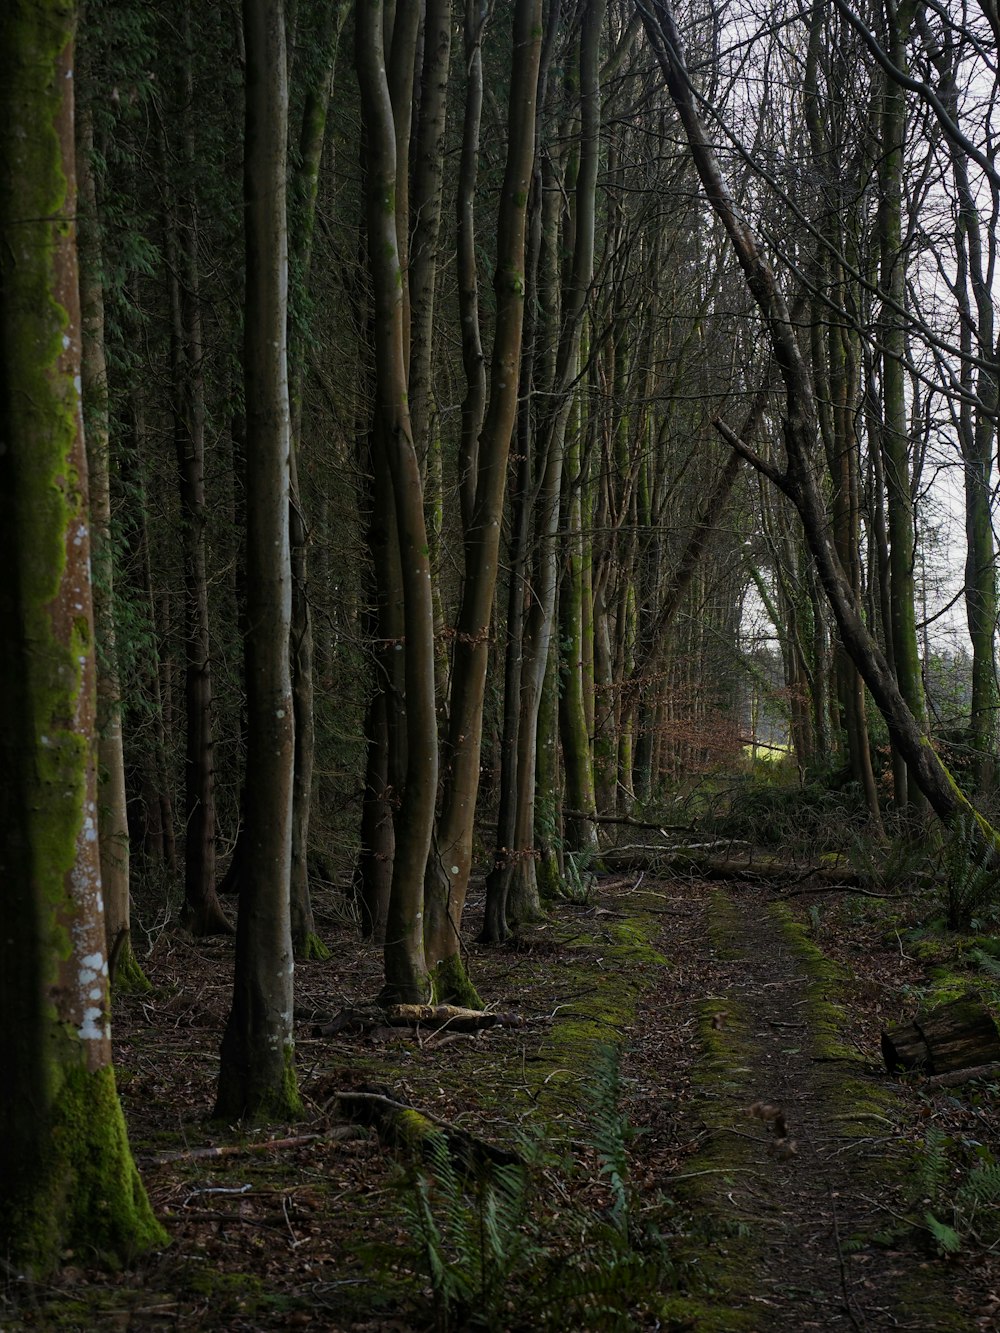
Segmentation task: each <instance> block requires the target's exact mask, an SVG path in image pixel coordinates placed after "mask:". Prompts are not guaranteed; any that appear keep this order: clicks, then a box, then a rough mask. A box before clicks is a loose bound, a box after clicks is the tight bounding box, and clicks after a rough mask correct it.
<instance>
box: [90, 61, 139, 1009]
mask: <svg viewBox="0 0 1000 1333" xmlns="http://www.w3.org/2000/svg"><path fill="white" fill-rule="evenodd" d="M78 86H81V81H80V80H79V75H78ZM93 152H94V121H93V116H92V114H91V112H90V111H89V109H88V110H87V111H85V112H83V111H81V112H80V113H79V114H78V115H77V122H76V162H77V180H78V185H79V206H78V212H77V217H78V226H79V232H78V250H79V256H80V308H81V316H82V335H83V349H82V366H81V370H82V381H83V408H84V418H85V422H86V437H87V471H88V477H89V496H90V540H91V560H92V563H93V572H94V587H93V595H94V627H95V631H96V634H97V771H98V774H99V775H100V776H99V786H98V802H97V816H98V818H97V825H98V830H99V833H100V843H101V892H102V893H103V895H104V928H105V931H106V934H107V939H106V941H105V945H106V952H107V956H108V957H109V958H110V957H111V955H112V951H114V956H115V959H116V966H115V975H114V978H113V980H114V983H115V986H116V987H118V988H121V989H125V990H128V989H139V990H148V988H149V983H148V982H147V981H146V978H145V977H144V976H143V973H142V968H141V967H140V966H139V963H138V960H137V959H136V957H135V954H134V953H133V951H132V942H131V937H130V911H129V909H130V898H129V840H128V810H127V805H126V794H125V754H124V747H123V745H122V699H121V686H120V682H119V676H118V648H117V643H116V637H115V587H114V574H115V571H114V556H113V544H112V534H111V439H110V432H109V423H108V367H107V360H106V358H105V354H104V290H103V285H102V265H101V243H100V235H99V231H98V227H99V221H98V209H97V182H96V180H95V179H94V171H93V164H92V160H91V159H92V156H93Z"/></svg>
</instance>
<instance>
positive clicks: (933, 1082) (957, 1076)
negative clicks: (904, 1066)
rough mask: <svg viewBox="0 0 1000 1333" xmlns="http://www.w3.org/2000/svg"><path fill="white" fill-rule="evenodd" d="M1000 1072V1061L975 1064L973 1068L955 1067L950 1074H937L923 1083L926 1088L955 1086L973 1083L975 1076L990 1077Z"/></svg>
mask: <svg viewBox="0 0 1000 1333" xmlns="http://www.w3.org/2000/svg"><path fill="white" fill-rule="evenodd" d="M993 1074H1000V1061H997V1060H991V1061H990V1063H989V1064H988V1065H973V1067H972V1068H971V1069H953V1070H952V1071H951V1073H950V1074H935V1075H934V1077H933V1078H929V1079H928V1080H927V1082H926V1083H925V1084H924V1085H923V1086H924V1087H925V1088H955V1087H957V1086H958V1085H959V1084H960V1083H971V1082H972V1080H973V1079H974V1078H989V1077H990V1076H991V1075H993Z"/></svg>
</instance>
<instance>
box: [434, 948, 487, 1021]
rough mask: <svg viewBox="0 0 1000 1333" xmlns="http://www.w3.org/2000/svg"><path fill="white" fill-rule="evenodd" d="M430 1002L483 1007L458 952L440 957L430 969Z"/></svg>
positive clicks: (465, 1007)
mask: <svg viewBox="0 0 1000 1333" xmlns="http://www.w3.org/2000/svg"><path fill="white" fill-rule="evenodd" d="M431 996H432V1000H431V1003H432V1004H457V1005H461V1006H462V1008H464V1009H483V1008H485V1006H484V1004H483V1002H482V1000H481V999H480V998H479V992H478V991H477V990H476V988H475V986H474V985H473V984H472V982H471V980H470V979H469V974H468V972H466V970H465V965H464V963H463V962H462V960H461V958H460V957H459V955H458V954H452V955H451V956H450V957H448V958H442V959H441V961H440V962H439V963H437V964H436V965H435V966H434V967H433V968H432V969H431Z"/></svg>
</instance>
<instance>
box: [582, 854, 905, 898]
mask: <svg viewBox="0 0 1000 1333" xmlns="http://www.w3.org/2000/svg"><path fill="white" fill-rule="evenodd" d="M604 860H605V862H606V864H607V865H608V866H609V868H613V869H615V870H649V871H651V872H653V873H657V874H662V873H663V872H664V871H680V872H684V873H687V874H689V875H699V876H701V878H703V879H752V880H774V881H777V882H779V883H782V882H783V883H789V882H791V883H793V884H798V883H801V882H802V881H804V880H807V879H816V880H822V881H823V882H824V883H825V884H827V885H828V886H829V887H831V888H833V887H836V888H848V887H853V886H855V885H859V884H860V882H861V880H862V876H861V875H859V874H858V872H857V871H854V870H851V869H850V868H849V867H847V866H845V865H844V864H843V863H840V862H837V863H834V864H832V865H812V866H797V865H789V863H788V862H787V861H783V860H781V858H780V857H777V856H746V857H742V856H740V857H734V856H724V857H720V856H705V855H700V854H699V853H698V851H697V850H696V849H694V848H689V847H684V848H678V847H674V848H666V847H627V848H623V847H618V848H614V847H613V848H609V849H608V851H607V852H605V853H604ZM875 896H876V897H885V896H888V895H884V894H876V895H875Z"/></svg>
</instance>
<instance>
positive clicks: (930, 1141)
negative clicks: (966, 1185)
mask: <svg viewBox="0 0 1000 1333" xmlns="http://www.w3.org/2000/svg"><path fill="white" fill-rule="evenodd" d="M950 1143H951V1139H950V1138H949V1137H948V1135H947V1134H945V1133H943V1131H942V1130H940V1129H938V1128H937V1126H936V1125H931V1126H929V1128H928V1130H927V1133H926V1134H925V1136H924V1143H923V1148H922V1149H921V1151H920V1154H919V1156H918V1159H917V1182H916V1183H917V1194H918V1196H919V1197H920V1198H926V1199H931V1200H936V1199H937V1198H938V1196H939V1194H940V1193H941V1191H942V1189H943V1188H944V1185H945V1182H946V1181H947V1179H948V1173H949V1170H950V1167H949V1163H948V1147H949V1145H950Z"/></svg>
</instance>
